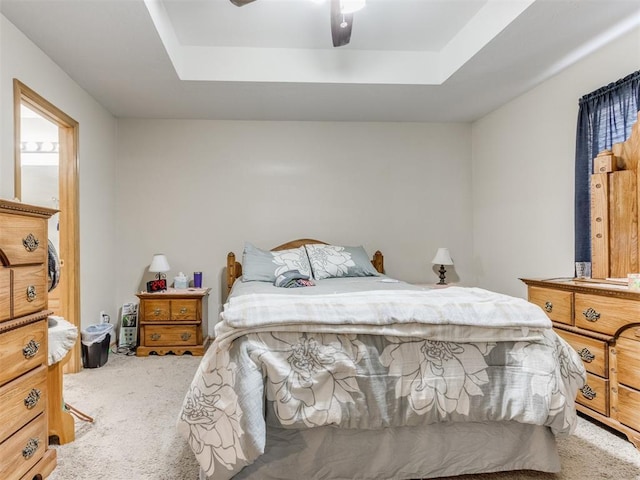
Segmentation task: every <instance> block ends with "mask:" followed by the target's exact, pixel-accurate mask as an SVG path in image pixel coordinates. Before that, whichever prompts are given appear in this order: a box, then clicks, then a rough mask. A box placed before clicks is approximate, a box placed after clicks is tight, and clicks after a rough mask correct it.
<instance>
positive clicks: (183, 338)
mask: <svg viewBox="0 0 640 480" xmlns="http://www.w3.org/2000/svg"><path fill="white" fill-rule="evenodd" d="M180 338H182V340H183V341H185V342H186V341H187V340H189V339H190V338H191V334H190V333H187V332H185V333H183V334H182V335H180Z"/></svg>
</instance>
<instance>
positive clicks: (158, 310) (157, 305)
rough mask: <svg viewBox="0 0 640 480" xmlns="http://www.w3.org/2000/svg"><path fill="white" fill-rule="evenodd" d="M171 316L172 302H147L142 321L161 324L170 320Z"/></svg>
mask: <svg viewBox="0 0 640 480" xmlns="http://www.w3.org/2000/svg"><path fill="white" fill-rule="evenodd" d="M170 316H171V302H170V301H169V300H146V301H145V302H144V310H143V312H142V320H143V321H144V320H146V321H149V322H160V321H163V320H169V317H170Z"/></svg>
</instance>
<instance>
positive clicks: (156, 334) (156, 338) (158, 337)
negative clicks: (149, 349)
mask: <svg viewBox="0 0 640 480" xmlns="http://www.w3.org/2000/svg"><path fill="white" fill-rule="evenodd" d="M151 340H160V334H159V333H152V334H151Z"/></svg>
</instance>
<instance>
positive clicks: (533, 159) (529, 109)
mask: <svg viewBox="0 0 640 480" xmlns="http://www.w3.org/2000/svg"><path fill="white" fill-rule="evenodd" d="M639 60H640V29H636V30H634V31H632V32H631V33H629V34H627V35H625V36H623V37H621V38H620V39H618V40H617V41H615V42H613V43H611V44H610V45H608V46H606V47H604V48H602V49H601V50H599V51H597V52H596V53H593V54H591V55H590V56H588V57H586V58H584V59H583V60H581V61H580V62H578V63H577V64H575V65H573V66H571V67H569V68H568V69H567V70H565V71H563V72H561V73H560V74H558V75H557V76H555V77H554V78H552V79H550V80H548V81H546V82H544V83H543V84H541V85H540V86H538V87H536V88H534V89H533V90H531V91H530V92H528V93H526V94H524V95H522V96H520V97H518V98H516V99H515V100H513V101H511V102H509V103H508V104H506V105H504V106H503V107H501V108H499V109H498V110H496V111H494V112H493V113H491V114H489V115H487V116H486V117H484V118H483V119H481V120H479V121H477V122H475V123H474V124H473V144H472V151H473V161H472V165H473V168H472V177H473V205H474V209H473V236H474V255H473V258H474V268H475V270H476V272H477V274H478V285H479V286H481V287H484V288H489V289H493V290H497V291H500V292H504V293H508V294H512V295H518V296H522V297H524V296H526V287H525V285H524V284H522V283H521V282H520V281H519V280H518V278H522V277H541V278H550V277H557V276H573V273H574V267H573V259H574V256H573V254H574V230H573V228H574V226H573V221H574V198H573V195H574V162H575V138H576V122H577V116H578V100H579V98H580V97H582V96H583V95H584V94H587V93H589V92H591V91H593V90H595V89H597V88H599V87H601V86H604V85H606V84H608V83H610V82H613V81H616V80H618V79H619V78H622V77H624V76H626V75H628V74H629V73H632V72H634V71H635V70H637V69H638V68H640V63H639Z"/></svg>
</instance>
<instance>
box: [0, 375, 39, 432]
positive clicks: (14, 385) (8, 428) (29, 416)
mask: <svg viewBox="0 0 640 480" xmlns="http://www.w3.org/2000/svg"><path fill="white" fill-rule="evenodd" d="M46 394H47V368H46V367H45V366H44V365H42V366H40V367H38V368H37V369H35V370H33V371H31V372H29V373H27V374H26V375H22V376H20V377H18V378H17V379H15V380H14V381H13V382H9V383H7V384H6V385H4V386H3V387H0V405H2V413H3V415H4V422H3V423H2V424H0V443H1V442H3V441H4V440H6V439H7V437H9V436H10V435H11V434H12V433H14V432H16V431H17V430H19V429H20V427H22V426H23V425H26V424H27V423H29V422H30V421H31V420H33V419H34V418H35V417H37V416H38V415H40V414H41V413H42V412H44V408H45V405H46V403H47V398H46Z"/></svg>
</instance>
